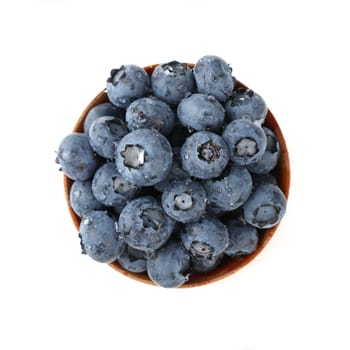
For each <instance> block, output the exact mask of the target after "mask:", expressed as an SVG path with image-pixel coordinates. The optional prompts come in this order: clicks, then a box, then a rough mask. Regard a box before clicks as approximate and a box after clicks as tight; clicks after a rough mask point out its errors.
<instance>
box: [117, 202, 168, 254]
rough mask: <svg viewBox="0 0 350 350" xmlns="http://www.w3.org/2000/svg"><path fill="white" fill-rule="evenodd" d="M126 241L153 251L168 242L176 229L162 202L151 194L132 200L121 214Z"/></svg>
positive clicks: (144, 249)
mask: <svg viewBox="0 0 350 350" xmlns="http://www.w3.org/2000/svg"><path fill="white" fill-rule="evenodd" d="M119 226H120V230H121V232H122V235H123V237H124V239H125V242H126V243H127V244H128V245H130V246H131V247H133V248H136V249H139V250H142V251H152V250H155V249H158V248H160V247H161V246H162V245H164V244H165V243H166V241H167V240H168V239H169V237H170V236H171V234H172V232H173V229H174V221H173V220H172V219H171V218H170V217H169V216H167V215H166V214H165V213H164V211H163V209H162V207H161V205H160V203H159V202H158V201H157V200H156V199H155V198H153V197H151V196H144V197H138V198H136V199H133V200H131V201H130V202H129V203H128V204H127V205H126V206H125V207H124V209H123V210H122V212H121V213H120V216H119Z"/></svg>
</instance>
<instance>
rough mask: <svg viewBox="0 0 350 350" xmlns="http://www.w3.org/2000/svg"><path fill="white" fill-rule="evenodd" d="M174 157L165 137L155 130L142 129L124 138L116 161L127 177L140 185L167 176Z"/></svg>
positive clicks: (120, 170) (154, 181)
mask: <svg viewBox="0 0 350 350" xmlns="http://www.w3.org/2000/svg"><path fill="white" fill-rule="evenodd" d="M172 159H173V153H172V149H171V145H170V143H169V141H168V140H167V139H166V138H165V136H163V135H162V134H161V133H159V132H158V131H155V130H152V129H138V130H134V131H131V132H130V133H129V134H127V135H125V136H124V137H123V138H122V139H121V141H120V142H119V145H118V148H117V152H116V158H115V161H116V165H117V168H118V170H119V172H120V173H121V175H122V176H123V177H125V179H127V180H128V181H130V182H131V183H133V184H135V185H137V186H152V185H154V184H156V183H158V182H160V181H162V180H164V179H165V178H166V177H167V175H168V174H169V172H170V169H171V164H172Z"/></svg>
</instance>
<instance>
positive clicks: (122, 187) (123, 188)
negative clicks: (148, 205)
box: [113, 176, 137, 194]
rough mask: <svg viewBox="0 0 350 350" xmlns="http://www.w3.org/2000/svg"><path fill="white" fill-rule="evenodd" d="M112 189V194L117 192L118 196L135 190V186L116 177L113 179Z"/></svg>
mask: <svg viewBox="0 0 350 350" xmlns="http://www.w3.org/2000/svg"><path fill="white" fill-rule="evenodd" d="M113 188H114V192H117V193H119V194H126V193H129V192H132V191H134V190H136V188H137V186H135V185H133V184H131V183H130V182H128V181H126V180H124V179H123V178H121V177H120V176H116V177H115V178H113Z"/></svg>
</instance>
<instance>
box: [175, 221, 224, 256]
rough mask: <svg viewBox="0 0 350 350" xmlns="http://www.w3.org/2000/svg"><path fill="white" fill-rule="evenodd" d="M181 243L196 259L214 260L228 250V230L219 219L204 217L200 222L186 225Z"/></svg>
mask: <svg viewBox="0 0 350 350" xmlns="http://www.w3.org/2000/svg"><path fill="white" fill-rule="evenodd" d="M181 241H182V243H183V245H184V247H185V248H186V249H187V250H188V251H189V252H190V253H191V255H192V256H193V257H194V258H196V259H204V258H207V259H212V258H213V257H217V256H219V255H221V254H222V253H223V252H224V250H225V249H226V247H227V245H228V230H227V227H226V226H225V225H224V224H223V223H222V222H221V221H220V220H219V219H217V218H214V217H203V218H201V219H200V220H199V221H196V222H191V223H187V224H185V225H184V227H183V230H182V232H181Z"/></svg>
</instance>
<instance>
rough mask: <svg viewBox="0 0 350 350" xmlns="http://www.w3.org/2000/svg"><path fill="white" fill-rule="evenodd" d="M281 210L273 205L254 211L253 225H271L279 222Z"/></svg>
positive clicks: (263, 206)
mask: <svg viewBox="0 0 350 350" xmlns="http://www.w3.org/2000/svg"><path fill="white" fill-rule="evenodd" d="M280 210H281V209H280V208H279V207H277V206H275V205H272V204H264V205H261V206H260V207H258V208H256V209H255V210H254V219H253V223H254V224H256V223H259V224H260V225H269V224H273V223H275V222H277V220H278V216H279V212H280Z"/></svg>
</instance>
